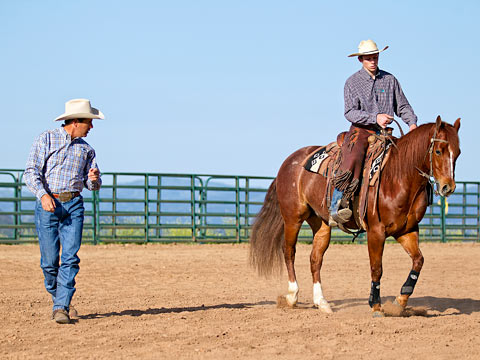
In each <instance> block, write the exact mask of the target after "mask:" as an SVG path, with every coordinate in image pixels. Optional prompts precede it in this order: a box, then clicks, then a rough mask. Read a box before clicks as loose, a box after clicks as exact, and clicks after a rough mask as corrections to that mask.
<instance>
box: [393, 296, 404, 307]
mask: <svg viewBox="0 0 480 360" xmlns="http://www.w3.org/2000/svg"><path fill="white" fill-rule="evenodd" d="M393 305H395V306H398V307H400V308H402V309H405V308H406V307H407V306H406V305H405V306H403V305H402V304H400V303H399V302H398V299H397V298H395V300H393Z"/></svg>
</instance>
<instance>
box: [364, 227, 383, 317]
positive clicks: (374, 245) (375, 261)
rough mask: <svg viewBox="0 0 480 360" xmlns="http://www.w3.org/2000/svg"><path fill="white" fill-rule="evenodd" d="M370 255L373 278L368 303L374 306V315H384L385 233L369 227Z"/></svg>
mask: <svg viewBox="0 0 480 360" xmlns="http://www.w3.org/2000/svg"><path fill="white" fill-rule="evenodd" d="M367 239H368V255H369V258H370V276H371V278H372V283H371V288H370V297H369V298H368V304H369V305H370V307H371V308H372V311H373V317H383V316H384V314H383V311H382V300H381V298H380V279H381V278H382V274H383V265H382V257H383V249H384V247H385V234H384V232H383V231H374V230H373V229H369V231H368V233H367Z"/></svg>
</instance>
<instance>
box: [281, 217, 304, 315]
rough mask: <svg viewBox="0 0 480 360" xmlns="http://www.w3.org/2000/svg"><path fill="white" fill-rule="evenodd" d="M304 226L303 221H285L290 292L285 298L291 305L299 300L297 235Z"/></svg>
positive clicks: (286, 261) (285, 249) (286, 262)
mask: <svg viewBox="0 0 480 360" xmlns="http://www.w3.org/2000/svg"><path fill="white" fill-rule="evenodd" d="M301 227H302V222H295V223H287V222H285V226H284V230H285V248H284V256H285V265H286V267H287V273H288V293H287V295H285V300H286V301H287V304H288V305H289V306H290V307H294V306H295V305H297V301H298V291H299V287H298V283H297V277H296V275H295V252H296V244H297V237H298V233H299V231H300V228H301Z"/></svg>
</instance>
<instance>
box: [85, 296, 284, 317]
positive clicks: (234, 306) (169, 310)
mask: <svg viewBox="0 0 480 360" xmlns="http://www.w3.org/2000/svg"><path fill="white" fill-rule="evenodd" d="M273 304H275V302H274V301H260V302H257V303H240V304H218V305H208V306H205V305H201V306H189V307H177V308H164V307H162V308H153V309H152V308H148V309H146V310H123V311H120V312H116V311H112V312H108V313H93V314H87V315H79V316H78V318H79V319H83V320H88V319H100V318H105V317H112V316H133V317H137V316H142V315H160V314H172V313H182V312H196V311H208V310H214V309H247V308H252V307H255V306H263V305H273Z"/></svg>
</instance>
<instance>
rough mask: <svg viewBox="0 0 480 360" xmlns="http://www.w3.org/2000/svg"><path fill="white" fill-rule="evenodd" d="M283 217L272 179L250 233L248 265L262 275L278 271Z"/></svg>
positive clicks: (280, 263) (279, 268) (281, 248)
mask: <svg viewBox="0 0 480 360" xmlns="http://www.w3.org/2000/svg"><path fill="white" fill-rule="evenodd" d="M283 232H284V230H283V218H282V214H281V213H280V205H279V203H278V198H277V180H276V179H275V180H273V182H272V184H271V185H270V187H269V188H268V191H267V194H266V195H265V201H264V202H263V206H262V209H261V210H260V212H259V213H258V214H257V216H256V218H255V222H254V223H253V228H252V234H251V235H250V265H251V266H252V267H254V268H256V269H257V271H258V273H259V274H260V275H263V276H269V275H272V274H274V273H280V272H281V269H282V260H283V242H284V240H283V239H284V237H283Z"/></svg>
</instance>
